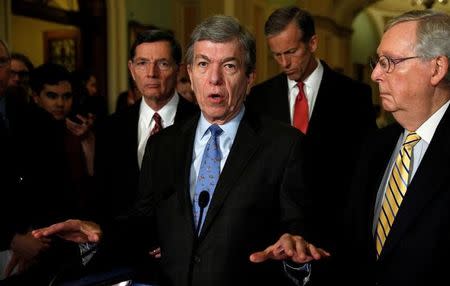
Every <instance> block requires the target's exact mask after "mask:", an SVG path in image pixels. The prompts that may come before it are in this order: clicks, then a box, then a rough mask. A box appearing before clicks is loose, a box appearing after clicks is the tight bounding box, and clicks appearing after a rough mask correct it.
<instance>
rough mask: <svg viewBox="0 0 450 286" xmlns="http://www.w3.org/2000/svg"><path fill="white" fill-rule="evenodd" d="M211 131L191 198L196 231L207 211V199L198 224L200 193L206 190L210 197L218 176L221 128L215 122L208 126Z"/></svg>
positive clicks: (220, 156) (220, 154)
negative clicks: (192, 197)
mask: <svg viewBox="0 0 450 286" xmlns="http://www.w3.org/2000/svg"><path fill="white" fill-rule="evenodd" d="M208 129H209V131H210V132H211V137H210V138H209V140H208V143H206V146H205V150H204V151H203V157H202V162H201V164H200V170H199V172H198V177H197V183H196V185H195V193H194V199H193V202H192V204H193V212H194V222H195V226H196V228H197V225H199V227H198V230H197V229H196V230H197V231H198V232H197V233H200V229H201V227H202V225H203V222H204V221H205V217H206V214H207V212H208V207H209V205H210V204H209V201H211V200H209V201H208V202H207V204H206V206H205V207H204V209H203V213H204V215H202V220H201V222H200V224H199V216H200V207H199V204H198V200H199V196H200V193H202V192H203V191H206V192H208V193H209V197H210V198H212V196H213V193H214V189H215V188H216V184H217V181H218V180H219V176H220V160H221V158H222V152H221V151H220V146H219V136H220V134H222V132H223V130H222V129H221V128H220V127H219V126H218V125H216V124H213V125H211V126H210V127H209V128H208Z"/></svg>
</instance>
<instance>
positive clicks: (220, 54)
mask: <svg viewBox="0 0 450 286" xmlns="http://www.w3.org/2000/svg"><path fill="white" fill-rule="evenodd" d="M205 56H206V57H208V58H210V59H216V60H223V59H225V58H235V59H243V58H244V49H243V47H242V45H241V44H240V43H239V41H238V40H237V39H231V40H229V41H226V42H215V41H211V40H202V41H198V42H196V43H195V44H194V59H195V58H198V57H205Z"/></svg>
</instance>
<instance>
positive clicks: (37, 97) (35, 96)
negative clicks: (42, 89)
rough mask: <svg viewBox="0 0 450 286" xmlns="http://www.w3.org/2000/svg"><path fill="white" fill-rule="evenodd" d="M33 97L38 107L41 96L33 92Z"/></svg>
mask: <svg viewBox="0 0 450 286" xmlns="http://www.w3.org/2000/svg"><path fill="white" fill-rule="evenodd" d="M31 96H32V98H33V102H34V103H36V104H37V105H39V95H38V94H37V93H36V92H34V91H33V93H32V94H31Z"/></svg>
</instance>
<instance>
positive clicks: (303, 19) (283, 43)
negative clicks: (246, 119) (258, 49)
mask: <svg viewBox="0 0 450 286" xmlns="http://www.w3.org/2000/svg"><path fill="white" fill-rule="evenodd" d="M264 32H265V35H266V39H267V43H268V45H269V49H270V51H271V52H272V55H273V57H274V59H275V61H276V62H277V63H278V65H279V66H280V68H281V69H282V71H283V72H282V73H280V74H279V75H277V76H275V77H273V78H271V79H268V80H266V81H265V82H263V83H261V84H259V85H256V86H255V87H254V88H253V89H252V90H251V93H250V95H249V96H248V98H247V101H246V106H248V107H249V109H254V110H256V111H258V112H260V113H262V114H264V115H266V116H269V117H272V118H274V119H277V120H280V121H283V122H285V123H287V124H290V125H293V126H295V127H297V128H298V129H300V131H302V132H303V133H305V134H306V144H305V149H306V152H305V154H306V156H305V166H306V168H305V172H306V175H305V178H306V180H308V182H307V183H308V186H309V188H310V189H311V193H312V195H313V212H314V213H313V216H312V219H313V221H312V222H311V225H312V226H313V227H315V228H316V229H315V231H314V234H315V235H316V241H317V244H318V245H319V246H321V247H324V248H325V249H327V250H329V251H330V252H331V253H333V252H334V249H335V245H336V243H337V241H338V239H339V236H340V235H339V229H338V228H337V227H336V226H337V220H339V215H338V214H340V213H342V211H343V208H344V205H345V203H344V202H345V200H346V197H347V195H348V189H349V183H350V177H351V174H352V171H353V167H354V165H355V162H356V157H357V154H358V151H359V148H360V146H361V143H362V141H363V138H364V137H365V136H366V134H367V133H368V132H369V131H371V130H374V129H376V124H375V115H374V108H373V106H372V100H371V90H370V88H369V86H368V85H366V84H362V83H359V82H356V81H354V80H352V79H350V78H348V77H346V76H344V75H342V74H339V73H338V72H336V71H334V70H332V69H331V68H330V67H329V66H328V65H327V64H326V63H325V62H324V61H321V60H319V59H318V58H316V56H315V52H316V50H317V48H318V44H319V38H318V35H317V34H316V32H315V27H314V19H313V17H312V16H311V15H310V14H309V13H308V12H307V11H305V10H302V9H300V8H298V7H296V6H288V7H283V8H280V9H277V10H276V11H274V12H273V13H272V15H270V16H269V18H268V19H267V21H266V24H265V30H264ZM300 85H301V89H302V90H301V91H302V92H303V93H302V94H300V92H299V91H300V88H299V86H300ZM300 98H303V100H300ZM302 103H304V105H303V109H302V108H301V107H302V105H301V104H302ZM324 167H325V169H324ZM332 260H333V256H332V257H330V261H328V263H330V265H329V268H328V267H326V266H327V265H320V266H319V265H317V267H316V266H315V265H312V268H313V271H312V273H314V274H313V275H312V277H311V281H312V283H313V284H314V285H330V284H332V283H334V282H333V281H328V279H334V278H333V277H334V275H331V274H330V272H329V270H330V271H331V270H333V269H334V268H335V267H333V266H332V265H331V263H332V262H333V261H332ZM323 263H324V261H321V262H320V264H323ZM326 268H328V269H326Z"/></svg>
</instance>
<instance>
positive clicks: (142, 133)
mask: <svg viewBox="0 0 450 286" xmlns="http://www.w3.org/2000/svg"><path fill="white" fill-rule="evenodd" d="M179 101H180V98H179V97H178V94H177V92H175V94H174V95H173V96H172V98H171V99H170V100H169V102H167V104H166V105H164V106H163V107H162V108H161V109H160V110H158V111H155V110H153V109H152V108H151V107H150V106H148V104H147V103H146V102H145V100H144V99H142V100H141V106H140V108H139V122H138V142H139V144H138V152H137V156H138V163H139V169H140V168H141V165H142V158H143V157H144V152H145V146H146V145H147V140H148V138H149V137H150V132H151V130H152V129H153V127H154V126H155V120H153V114H155V112H157V113H158V114H159V115H160V116H161V125H162V128H166V127H168V126H170V125H172V124H173V123H174V121H175V114H176V112H177V106H178V102H179Z"/></svg>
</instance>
